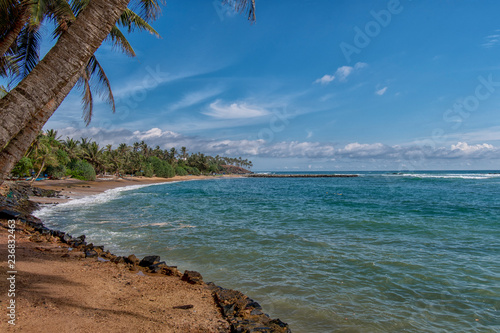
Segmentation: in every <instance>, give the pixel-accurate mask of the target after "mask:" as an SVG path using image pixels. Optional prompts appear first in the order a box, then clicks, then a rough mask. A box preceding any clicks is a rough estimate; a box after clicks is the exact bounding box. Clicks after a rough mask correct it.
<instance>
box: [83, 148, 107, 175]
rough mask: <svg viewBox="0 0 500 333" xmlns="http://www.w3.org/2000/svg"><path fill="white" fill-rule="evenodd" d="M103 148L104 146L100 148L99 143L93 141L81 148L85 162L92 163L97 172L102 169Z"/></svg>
mask: <svg viewBox="0 0 500 333" xmlns="http://www.w3.org/2000/svg"><path fill="white" fill-rule="evenodd" d="M103 150H104V148H100V147H99V144H98V143H97V142H95V141H92V142H91V143H90V144H88V145H87V146H86V147H85V148H84V150H83V157H84V158H85V159H86V160H87V162H89V163H90V164H92V166H93V167H94V169H95V170H96V171H97V172H102V171H104V170H103V165H104V159H103V158H104V155H103Z"/></svg>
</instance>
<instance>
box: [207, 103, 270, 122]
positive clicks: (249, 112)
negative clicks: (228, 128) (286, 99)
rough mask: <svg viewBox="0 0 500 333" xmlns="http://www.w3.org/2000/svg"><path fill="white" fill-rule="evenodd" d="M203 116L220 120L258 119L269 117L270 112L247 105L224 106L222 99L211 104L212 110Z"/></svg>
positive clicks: (233, 104)
mask: <svg viewBox="0 0 500 333" xmlns="http://www.w3.org/2000/svg"><path fill="white" fill-rule="evenodd" d="M203 114H205V115H207V116H210V117H214V118H218V119H243V118H256V117H262V116H266V115H269V111H267V110H265V109H263V108H261V107H258V106H255V105H248V104H246V103H231V104H225V105H224V104H223V103H222V102H221V100H220V99H218V100H216V101H215V102H213V103H211V104H210V109H209V110H208V111H206V112H203Z"/></svg>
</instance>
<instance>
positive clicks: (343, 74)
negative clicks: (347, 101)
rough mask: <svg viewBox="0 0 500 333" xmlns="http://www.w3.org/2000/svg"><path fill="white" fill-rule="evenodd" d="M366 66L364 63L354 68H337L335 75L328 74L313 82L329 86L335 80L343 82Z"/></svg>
mask: <svg viewBox="0 0 500 333" xmlns="http://www.w3.org/2000/svg"><path fill="white" fill-rule="evenodd" d="M366 66H368V65H367V64H366V63H364V62H358V63H356V65H354V67H352V66H342V67H339V68H337V70H336V71H335V73H334V74H333V75H330V74H325V75H323V76H322V77H321V78H319V79H317V80H316V81H314V83H320V84H323V85H324V84H329V83H330V82H332V81H334V80H335V79H338V80H339V81H341V82H343V81H346V80H347V77H348V76H349V75H351V74H352V73H353V72H354V71H357V70H360V69H362V68H364V67H366Z"/></svg>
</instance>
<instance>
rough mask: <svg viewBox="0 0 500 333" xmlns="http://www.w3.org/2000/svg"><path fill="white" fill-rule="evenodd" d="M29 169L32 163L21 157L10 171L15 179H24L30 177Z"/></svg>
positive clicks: (31, 167)
mask: <svg viewBox="0 0 500 333" xmlns="http://www.w3.org/2000/svg"><path fill="white" fill-rule="evenodd" d="M30 169H33V162H32V161H31V159H29V158H28V157H26V156H25V157H23V158H21V159H20V160H19V162H17V163H16V165H15V166H14V168H13V169H12V174H13V175H14V176H17V177H25V176H29V175H30Z"/></svg>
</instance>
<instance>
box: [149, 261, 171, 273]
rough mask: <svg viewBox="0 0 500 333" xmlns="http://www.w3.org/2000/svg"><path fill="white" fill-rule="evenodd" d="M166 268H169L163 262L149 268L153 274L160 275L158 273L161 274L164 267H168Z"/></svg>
mask: <svg viewBox="0 0 500 333" xmlns="http://www.w3.org/2000/svg"><path fill="white" fill-rule="evenodd" d="M166 266H167V264H166V263H165V262H164V261H162V262H159V263H157V264H154V265H151V266H149V267H148V268H149V270H150V271H151V273H158V272H161V270H162V269H163V267H166Z"/></svg>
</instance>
